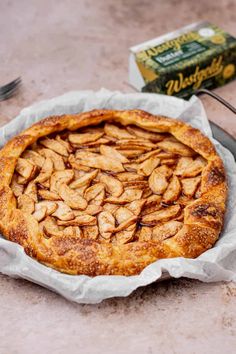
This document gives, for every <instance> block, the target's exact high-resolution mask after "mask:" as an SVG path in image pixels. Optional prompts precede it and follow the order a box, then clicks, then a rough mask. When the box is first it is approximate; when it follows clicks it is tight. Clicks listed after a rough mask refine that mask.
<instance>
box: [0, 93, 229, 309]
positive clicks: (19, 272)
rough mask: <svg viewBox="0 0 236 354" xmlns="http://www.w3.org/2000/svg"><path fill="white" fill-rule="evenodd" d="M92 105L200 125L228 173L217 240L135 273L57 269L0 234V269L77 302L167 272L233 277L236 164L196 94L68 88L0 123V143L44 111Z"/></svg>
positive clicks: (125, 290)
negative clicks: (214, 135) (95, 273)
mask: <svg viewBox="0 0 236 354" xmlns="http://www.w3.org/2000/svg"><path fill="white" fill-rule="evenodd" d="M94 108H112V109H132V108H140V109H143V110H146V111H148V112H150V113H153V114H163V115H166V116H169V117H173V118H180V119H182V120H184V121H185V122H188V123H190V124H191V125H192V126H194V127H196V128H198V129H200V130H202V131H203V132H204V133H205V134H206V135H207V136H208V137H209V138H210V139H211V140H212V141H213V142H214V144H215V146H216V148H217V151H218V152H219V154H220V155H221V157H222V159H223V161H224V164H225V167H226V170H227V174H228V183H229V198H228V209H227V214H226V220H225V227H224V230H223V232H222V234H221V237H220V239H219V241H218V242H217V243H216V245H215V246H214V247H213V248H212V249H210V250H208V251H207V252H205V253H203V254H202V255H201V256H200V257H198V258H197V259H184V258H174V259H163V260H159V261H156V262H155V263H153V264H151V265H149V266H148V267H146V268H145V269H144V270H143V271H142V273H141V274H140V275H137V276H130V277H124V276H97V277H94V278H91V277H88V276H83V275H81V276H70V275H66V274H62V273H59V272H57V271H55V270H53V269H51V268H48V267H46V266H44V265H42V264H40V263H38V262H37V261H35V260H33V259H31V258H30V257H28V256H27V255H26V254H25V253H24V250H23V248H22V247H21V246H19V245H18V244H16V243H13V242H9V241H7V240H5V239H4V238H0V272H2V273H3V274H8V275H9V276H12V277H20V278H24V279H27V280H30V281H32V282H35V283H37V284H40V285H42V286H44V287H46V288H49V289H51V290H53V291H55V292H57V293H59V294H61V295H62V296H64V297H65V298H67V299H69V300H72V301H75V302H78V303H98V302H100V301H102V300H104V299H107V298H110V297H114V296H127V295H129V294H130V293H131V292H132V291H133V290H135V289H136V288H138V287H139V286H144V285H147V284H150V283H152V282H154V281H156V280H161V279H163V278H165V277H167V276H170V277H174V278H179V277H182V276H184V277H189V278H194V279H199V280H201V281H205V282H213V281H219V280H225V281H229V280H234V281H236V208H235V206H236V164H235V161H234V158H233V156H232V154H231V153H230V152H229V151H228V150H227V149H225V148H224V147H223V146H222V145H221V144H219V143H218V142H217V141H215V140H213V139H212V134H211V129H210V126H209V123H208V121H207V117H206V114H205V111H204V108H203V106H202V104H201V102H200V100H199V99H198V98H196V97H192V98H191V100H190V101H184V100H182V99H178V98H175V97H168V96H164V95H157V94H148V93H147V94H145V93H134V94H122V93H120V92H111V91H107V90H105V89H101V90H100V91H98V92H93V91H79V92H69V93H67V94H65V95H63V96H60V97H57V98H53V99H51V100H47V101H43V102H40V103H37V104H35V105H33V106H31V107H28V108H25V109H24V110H22V112H21V113H20V115H19V116H18V117H17V118H15V119H14V120H12V121H11V122H10V123H9V124H7V125H5V126H4V127H2V128H1V129H0V144H1V146H2V145H4V144H5V143H6V141H7V140H8V139H9V138H11V137H12V136H14V135H16V134H17V133H18V132H20V131H21V130H23V129H25V128H26V127H29V126H30V125H31V124H32V123H34V122H36V121H38V120H40V119H41V118H43V117H46V116H49V115H54V114H57V115H58V114H63V113H77V112H82V111H88V110H91V109H94Z"/></svg>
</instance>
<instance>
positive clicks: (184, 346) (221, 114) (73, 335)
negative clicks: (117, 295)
mask: <svg viewBox="0 0 236 354" xmlns="http://www.w3.org/2000/svg"><path fill="white" fill-rule="evenodd" d="M199 20H209V21H212V22H213V23H215V24H217V25H219V26H221V27H223V28H224V29H226V30H228V31H229V32H230V33H231V34H233V35H236V1H234V0H231V1H230V0H218V1H214V0H212V1H211V0H208V1H206V0H197V1H196V0H189V1H181V0H166V1H158V0H156V1H147V0H146V1H145V0H143V1H139V0H126V1H125V0H97V1H96V0H77V1H75V0H74V1H73V0H32V1H26V0H9V1H7V0H1V1H0V59H1V60H0V85H2V84H4V83H6V82H8V81H9V80H11V79H13V78H15V77H17V76H19V75H21V76H22V78H23V86H22V88H21V91H20V92H19V94H18V95H17V96H16V97H14V98H11V99H10V100H8V101H5V102H1V103H0V119H1V120H0V123H1V124H4V123H6V122H7V121H9V120H11V119H12V118H13V117H14V116H15V115H17V114H18V113H19V111H20V110H21V109H22V108H23V107H25V106H27V105H30V104H32V103H34V102H35V101H39V100H42V99H47V98H51V97H54V96H56V95H60V94H63V93H65V92H66V91H69V90H79V89H95V90H97V89H99V88H101V87H106V88H108V89H111V90H121V91H123V92H132V91H134V90H133V89H132V88H131V87H130V86H129V84H128V75H127V73H128V48H129V47H130V46H131V45H134V44H137V43H140V42H142V41H145V40H148V39H151V38H153V37H156V36H159V35H161V34H163V33H166V32H168V31H172V30H174V29H177V28H179V27H181V26H184V25H187V24H189V23H192V22H195V21H199ZM216 92H218V93H219V94H220V95H222V96H223V97H224V98H226V99H227V100H229V101H230V102H231V103H232V104H234V105H235V106H236V95H235V93H236V81H235V82H233V83H231V84H229V85H227V86H225V87H222V88H220V89H218V90H216ZM202 100H203V102H204V105H205V108H206V111H207V113H208V117H209V119H211V120H213V121H215V122H216V123H218V124H219V125H221V126H222V127H223V128H224V129H226V130H227V131H229V132H231V134H233V135H234V136H235V137H236V120H235V116H233V114H232V113H231V112H229V111H227V110H226V109H225V108H223V107H221V106H220V105H219V104H218V103H216V102H214V101H212V100H211V99H210V98H207V97H204V98H203V99H202ZM235 307H236V285H235V284H233V283H230V284H226V283H217V284H206V283H200V282H198V281H194V280H187V279H182V280H170V281H165V282H163V283H156V284H152V285H150V286H148V287H146V288H141V289H138V290H137V291H136V292H135V293H134V294H133V295H131V296H130V297H128V298H124V299H112V300H107V301H104V302H103V303H102V304H99V305H95V306H94V305H77V304H73V303H70V302H68V301H66V300H64V299H63V298H61V297H60V296H58V295H56V294H54V293H52V292H50V291H48V290H45V289H43V288H41V287H39V286H37V285H34V284H31V283H28V282H26V281H23V280H15V279H10V278H8V277H6V276H3V275H1V276H0V319H1V323H2V325H1V334H0V354H5V353H6V354H18V353H20V354H21V353H26V354H28V353H35V354H41V353H45V354H47V353H50V354H52V353H56V354H64V353H72V354H73V353H89V354H90V353H104V354H108V353H115V354H116V353H124V354H126V353H129V354H133V353H137V354H139V353H142V354H146V353H147V354H151V353H160V354H162V353H167V354H169V353H177V354H178V353H181V354H182V353H190V354H192V353H207V354H209V353H214V354H218V353H219V354H220V353H230V354H231V353H235V352H236V349H235V348H236V314H235Z"/></svg>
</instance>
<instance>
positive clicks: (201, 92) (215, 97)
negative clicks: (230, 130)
mask: <svg viewBox="0 0 236 354" xmlns="http://www.w3.org/2000/svg"><path fill="white" fill-rule="evenodd" d="M201 94H206V95H208V96H211V97H213V98H214V99H215V100H217V101H218V102H220V103H222V104H223V105H224V106H225V107H227V108H228V109H229V110H230V111H231V112H233V113H234V114H236V108H235V107H234V106H232V104H230V103H229V102H227V101H226V100H225V99H224V98H222V97H221V96H219V95H217V94H216V93H214V92H212V91H208V90H206V89H199V90H197V91H196V92H195V95H196V96H198V95H201Z"/></svg>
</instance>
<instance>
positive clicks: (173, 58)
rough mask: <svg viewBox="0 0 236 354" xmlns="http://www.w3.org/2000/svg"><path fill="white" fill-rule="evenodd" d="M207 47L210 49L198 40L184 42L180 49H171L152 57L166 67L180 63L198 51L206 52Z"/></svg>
mask: <svg viewBox="0 0 236 354" xmlns="http://www.w3.org/2000/svg"><path fill="white" fill-rule="evenodd" d="M206 49H208V47H206V46H205V45H202V44H201V43H199V42H197V41H193V42H189V43H185V44H183V45H182V46H181V48H180V49H179V50H174V49H169V50H166V51H165V52H164V53H162V54H159V55H156V56H155V55H154V56H153V57H152V58H153V60H155V61H156V62H157V63H159V64H161V65H162V66H164V67H166V66H169V65H172V64H175V63H178V62H179V61H181V60H183V59H187V58H191V57H192V56H194V55H196V54H198V53H202V52H204V51H205V50H206Z"/></svg>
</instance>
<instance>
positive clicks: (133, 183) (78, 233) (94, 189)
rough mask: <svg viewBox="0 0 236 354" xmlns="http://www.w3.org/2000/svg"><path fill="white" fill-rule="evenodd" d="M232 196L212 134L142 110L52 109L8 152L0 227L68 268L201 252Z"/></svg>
mask: <svg viewBox="0 0 236 354" xmlns="http://www.w3.org/2000/svg"><path fill="white" fill-rule="evenodd" d="M226 196H227V185H226V180H225V171H224V167H223V163H222V161H221V159H220V157H219V156H218V154H217V153H216V150H215V148H214V146H213V144H212V143H211V142H210V140H209V139H208V138H207V137H205V136H204V135H203V134H202V133H201V132H200V131H199V130H197V129H194V128H193V127H191V126H189V125H187V124H185V123H183V122H181V121H178V120H175V119H170V118H166V117H162V116H154V115H151V114H149V113H147V112H144V111H141V110H131V111H114V110H94V111H91V112H87V113H81V114H73V115H62V116H53V117H49V118H46V119H43V120H41V121H39V122H38V123H36V124H34V125H33V126H31V127H30V128H29V129H26V130H25V131H23V132H22V133H20V134H19V135H18V136H16V137H14V138H13V139H11V140H10V141H9V142H8V143H7V144H6V145H5V146H4V147H3V148H2V150H1V152H0V231H1V232H2V234H3V235H4V237H6V238H7V239H8V240H10V241H13V242H16V243H18V244H20V245H21V246H22V247H23V248H24V250H25V252H26V253H27V254H28V255H29V256H31V257H33V258H35V259H36V260H38V261H39V262H41V263H43V264H45V265H47V266H49V267H52V268H54V269H56V270H58V271H61V272H64V273H68V274H86V275H90V276H96V275H134V274H139V273H140V272H141V271H142V270H143V269H144V268H145V267H146V266H148V265H149V264H150V263H152V262H154V261H156V260H158V259H163V258H171V257H186V258H195V257H197V256H199V255H200V254H201V253H202V252H204V251H206V250H207V249H209V248H211V247H212V246H213V245H214V244H215V242H216V240H217V239H218V237H219V234H220V231H221V229H222V226H223V219H224V213H225V204H226Z"/></svg>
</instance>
